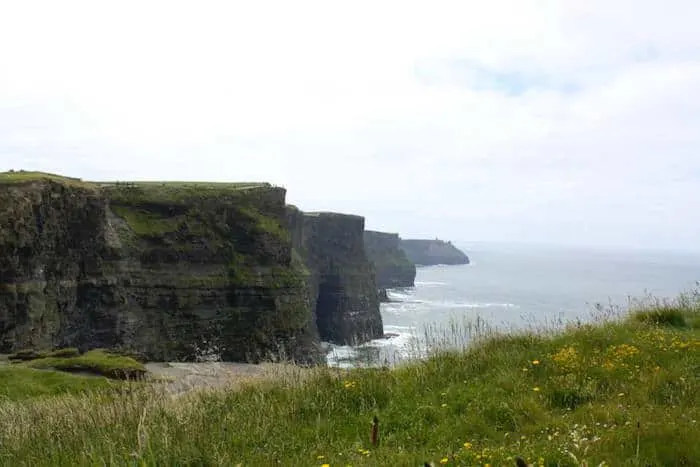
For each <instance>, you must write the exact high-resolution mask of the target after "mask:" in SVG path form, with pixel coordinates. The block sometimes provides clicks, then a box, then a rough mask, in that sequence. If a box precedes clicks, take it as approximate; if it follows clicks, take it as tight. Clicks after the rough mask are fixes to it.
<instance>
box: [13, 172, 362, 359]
mask: <svg viewBox="0 0 700 467" xmlns="http://www.w3.org/2000/svg"><path fill="white" fill-rule="evenodd" d="M59 178H60V177H56V179H38V180H30V181H21V182H20V183H15V182H13V183H3V182H2V181H0V353H7V352H12V351H16V350H20V349H25V348H52V347H79V348H81V349H83V350H84V349H90V348H96V347H104V348H113V349H119V350H124V351H135V352H139V353H142V354H143V355H145V356H146V357H147V358H149V359H152V360H194V359H196V358H197V357H198V355H200V354H201V353H202V352H204V351H211V352H214V353H217V354H219V355H220V356H221V358H222V359H224V360H229V361H253V362H255V361H260V360H263V359H282V358H284V359H294V360H296V361H298V362H305V363H315V362H318V361H320V360H321V359H322V355H321V351H320V348H319V345H318V343H319V342H318V331H317V328H316V323H315V322H314V317H313V315H312V313H311V309H312V307H313V304H314V303H315V302H316V298H317V294H316V293H314V290H312V288H311V287H312V284H311V282H310V278H309V275H308V274H307V273H306V268H305V265H304V264H303V262H302V261H301V260H300V259H299V258H295V257H294V255H293V254H292V241H291V240H292V239H291V237H292V236H291V235H290V232H289V231H288V230H287V229H286V222H287V218H286V208H285V190H284V189H282V188H277V187H272V186H270V185H267V184H259V185H249V186H238V185H218V184H196V185H195V184H189V185H187V184H114V185H105V186H98V185H96V184H90V183H84V182H80V181H75V180H74V179H63V180H61V179H59ZM323 232H325V230H324V231H323ZM331 276H332V275H331ZM337 276H338V277H344V276H343V274H341V273H338V274H337ZM329 281H330V282H332V277H329V278H328V279H326V282H324V287H326V288H328V287H330V286H329V285H327V283H328V282H329ZM336 282H338V283H340V284H343V285H344V284H345V282H344V281H342V280H337V281H336ZM350 289H352V290H353V291H355V290H357V289H356V288H352V287H351V288H350ZM363 297H364V296H363ZM345 299H346V298H343V299H341V300H340V301H341V302H342V300H345ZM342 305H345V302H342ZM324 309H325V308H324ZM355 309H356V307H354V306H341V307H340V310H341V311H340V313H342V312H345V311H347V312H348V317H349V316H352V314H353V312H354V310H355ZM331 321H332V323H334V324H336V323H341V324H342V323H344V322H345V321H346V319H345V318H343V317H339V316H335V315H334V318H333V320H331ZM338 329H342V327H339V328H338Z"/></svg>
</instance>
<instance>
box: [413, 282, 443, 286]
mask: <svg viewBox="0 0 700 467" xmlns="http://www.w3.org/2000/svg"><path fill="white" fill-rule="evenodd" d="M415 284H416V285H448V284H447V282H438V281H415Z"/></svg>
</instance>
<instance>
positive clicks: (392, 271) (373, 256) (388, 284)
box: [364, 230, 416, 293]
mask: <svg viewBox="0 0 700 467" xmlns="http://www.w3.org/2000/svg"><path fill="white" fill-rule="evenodd" d="M400 241H401V240H400V238H399V234H395V233H386V232H376V231H373V230H366V231H365V233H364V242H365V251H366V252H367V257H368V258H369V260H370V261H371V262H372V263H373V264H374V268H375V269H376V271H377V286H378V287H380V288H392V287H413V283H414V280H415V278H416V265H415V264H413V263H412V262H411V261H410V260H409V259H408V257H407V256H406V253H405V252H404V251H403V250H402V249H401V247H400ZM384 293H386V291H385V292H384Z"/></svg>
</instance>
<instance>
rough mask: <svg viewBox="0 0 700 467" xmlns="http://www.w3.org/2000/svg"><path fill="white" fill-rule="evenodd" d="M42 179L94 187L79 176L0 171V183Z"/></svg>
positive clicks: (76, 185) (29, 181)
mask: <svg viewBox="0 0 700 467" xmlns="http://www.w3.org/2000/svg"><path fill="white" fill-rule="evenodd" d="M42 180H48V181H53V182H58V183H63V184H65V185H69V186H75V187H79V188H94V186H95V185H94V184H92V183H89V182H85V181H83V180H81V179H79V178H74V177H65V176H63V175H57V174H52V173H46V172H36V171H27V170H14V171H12V170H11V171H9V172H0V185H6V184H18V183H31V182H36V181H42Z"/></svg>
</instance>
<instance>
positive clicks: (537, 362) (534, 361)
mask: <svg viewBox="0 0 700 467" xmlns="http://www.w3.org/2000/svg"><path fill="white" fill-rule="evenodd" d="M532 364H533V365H539V364H540V361H539V360H533V361H532Z"/></svg>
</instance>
